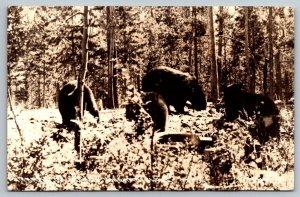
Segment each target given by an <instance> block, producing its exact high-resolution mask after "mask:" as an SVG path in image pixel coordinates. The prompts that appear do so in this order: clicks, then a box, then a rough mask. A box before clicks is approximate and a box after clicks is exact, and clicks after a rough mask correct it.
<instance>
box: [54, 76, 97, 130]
mask: <svg viewBox="0 0 300 197" xmlns="http://www.w3.org/2000/svg"><path fill="white" fill-rule="evenodd" d="M83 94H84V98H83V106H84V110H87V111H89V112H90V113H91V114H92V115H93V116H94V117H95V118H98V120H99V110H98V107H97V104H96V101H95V97H94V94H93V92H92V90H91V89H90V88H89V87H88V86H87V85H84V93H83ZM77 99H78V89H77V81H71V82H69V83H67V84H66V85H64V87H63V88H62V89H61V90H60V92H59V98H58V108H59V112H60V114H61V116H62V121H63V125H66V126H70V123H71V122H70V120H72V119H75V118H76V109H75V107H76V106H77Z"/></svg>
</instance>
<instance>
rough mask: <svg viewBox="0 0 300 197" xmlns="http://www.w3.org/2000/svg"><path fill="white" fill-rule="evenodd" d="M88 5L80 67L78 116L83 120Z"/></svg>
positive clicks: (85, 8)
mask: <svg viewBox="0 0 300 197" xmlns="http://www.w3.org/2000/svg"><path fill="white" fill-rule="evenodd" d="M87 30H88V7H87V6H84V11H83V35H82V44H81V51H82V65H81V69H80V73H79V75H78V90H79V96H78V103H77V104H78V107H79V108H78V109H79V111H78V118H79V119H80V120H82V117H83V110H84V108H83V107H84V106H83V98H84V95H83V94H84V91H83V90H84V81H85V76H86V72H87V63H88V61H87V59H88V54H87V43H88V31H87Z"/></svg>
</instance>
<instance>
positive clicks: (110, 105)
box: [106, 6, 115, 109]
mask: <svg viewBox="0 0 300 197" xmlns="http://www.w3.org/2000/svg"><path fill="white" fill-rule="evenodd" d="M113 9H114V8H113V7H112V6H107V8H106V11H107V28H108V29H107V53H108V62H107V64H108V108H110V109H113V108H115V106H114V104H115V102H114V88H113V86H114V84H113V83H114V80H113V78H114V70H113V54H114V35H113V34H114V32H113V31H114V29H113V28H114V26H113V19H112V18H113V13H112V12H113Z"/></svg>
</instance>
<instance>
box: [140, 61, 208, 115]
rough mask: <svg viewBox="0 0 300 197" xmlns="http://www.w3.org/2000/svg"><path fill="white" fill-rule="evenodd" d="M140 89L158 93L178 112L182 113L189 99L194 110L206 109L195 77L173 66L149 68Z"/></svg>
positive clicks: (203, 97) (204, 100)
mask: <svg viewBox="0 0 300 197" xmlns="http://www.w3.org/2000/svg"><path fill="white" fill-rule="evenodd" d="M142 90H143V91H144V92H151V91H152V92H156V93H158V94H160V95H161V96H162V97H163V98H164V100H165V102H166V104H167V106H168V107H169V106H170V105H173V106H174V108H175V110H176V111H177V112H178V113H184V106H185V104H186V101H190V102H191V103H192V108H193V109H195V110H205V109H206V99H205V95H204V93H203V90H202V87H201V85H200V84H199V83H198V82H197V80H196V78H195V77H192V76H191V75H189V74H188V73H184V72H181V71H178V70H176V69H173V68H169V67H165V66H160V67H155V68H153V69H151V70H150V71H149V72H148V73H147V74H146V75H145V76H144V78H143V81H142Z"/></svg>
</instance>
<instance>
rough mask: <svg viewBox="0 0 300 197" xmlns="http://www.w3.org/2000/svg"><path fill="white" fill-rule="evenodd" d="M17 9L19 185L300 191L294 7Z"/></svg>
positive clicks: (10, 54) (11, 138) (10, 25)
mask: <svg viewBox="0 0 300 197" xmlns="http://www.w3.org/2000/svg"><path fill="white" fill-rule="evenodd" d="M7 9H8V10H7V190H8V191H245V190H246V191H291V190H294V187H295V184H294V180H295V177H294V147H295V140H294V133H295V107H294V106H295V105H294V87H295V85H294V83H295V77H294V70H295V68H294V66H295V65H294V57H295V55H294V54H295V50H294V39H295V36H294V33H295V32H294V25H295V23H294V14H295V11H294V8H293V7H288V6H287V7H276V6H144V7H142V6H52V7H51V6H9V7H7ZM5 87H6V86H5Z"/></svg>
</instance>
